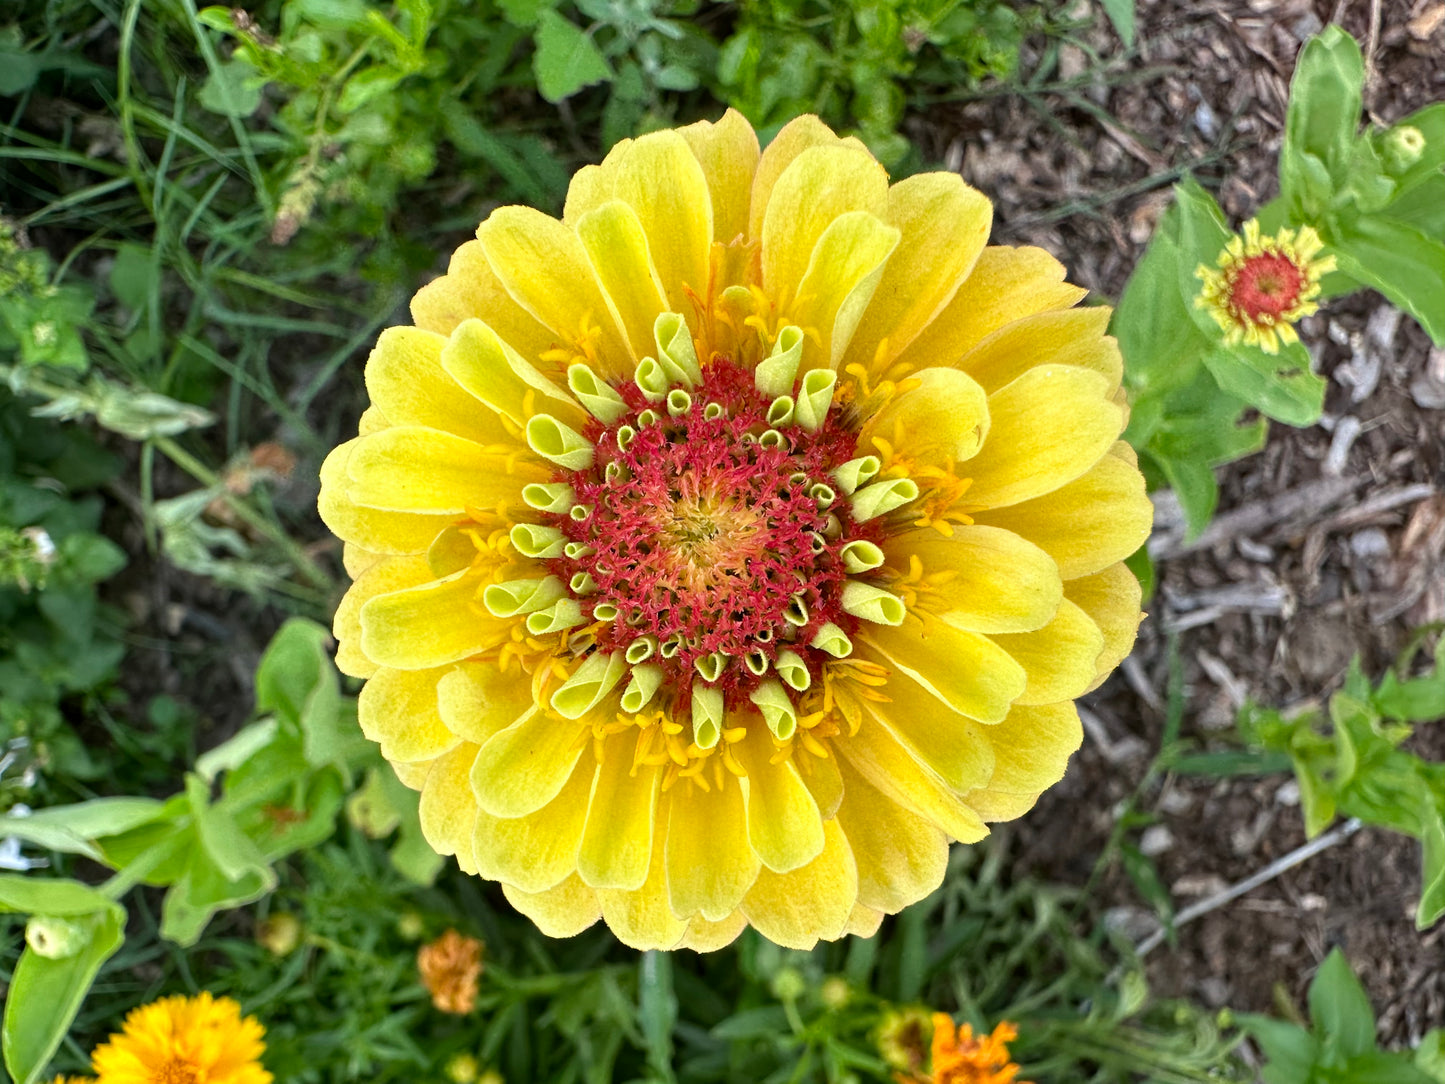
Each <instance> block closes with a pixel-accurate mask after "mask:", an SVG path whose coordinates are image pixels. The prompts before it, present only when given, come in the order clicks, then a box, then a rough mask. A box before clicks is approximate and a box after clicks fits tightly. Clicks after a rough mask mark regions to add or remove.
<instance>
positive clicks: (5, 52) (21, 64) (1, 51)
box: [0, 26, 41, 97]
mask: <svg viewBox="0 0 1445 1084" xmlns="http://www.w3.org/2000/svg"><path fill="white" fill-rule="evenodd" d="M40 72H41V64H40V59H39V58H38V57H37V56H36V55H35V54H34V53H32V52H30V51H29V50H27V49H26V48H25V44H24V42H23V41H22V40H21V37H20V28H19V27H17V26H7V27H4V28H3V29H0V97H9V96H11V95H15V94H20V93H22V92H23V91H27V90H29V89H30V88H31V87H33V86H34V85H35V80H36V79H37V78H38V77H39V75H40Z"/></svg>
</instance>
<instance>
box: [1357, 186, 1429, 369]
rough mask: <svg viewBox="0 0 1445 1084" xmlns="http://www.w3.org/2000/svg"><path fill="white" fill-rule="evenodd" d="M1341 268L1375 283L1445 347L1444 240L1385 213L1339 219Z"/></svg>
mask: <svg viewBox="0 0 1445 1084" xmlns="http://www.w3.org/2000/svg"><path fill="white" fill-rule="evenodd" d="M1331 241H1332V242H1333V251H1334V253H1335V257H1336V259H1337V260H1338V261H1339V265H1340V270H1342V271H1344V272H1345V273H1346V274H1347V275H1350V276H1351V277H1352V278H1356V279H1359V280H1360V281H1361V282H1363V283H1365V284H1366V285H1368V286H1373V287H1374V288H1375V289H1377V290H1379V291H1380V293H1382V294H1384V295H1385V296H1386V297H1387V298H1389V299H1390V300H1391V301H1393V302H1394V303H1395V304H1396V305H1399V306H1400V308H1402V309H1404V310H1405V311H1406V312H1408V313H1409V314H1410V315H1411V316H1413V317H1414V318H1415V319H1416V320H1417V321H1419V323H1420V326H1421V327H1423V328H1424V329H1425V332H1426V334H1428V335H1429V336H1430V338H1431V339H1432V340H1433V341H1434V343H1435V345H1436V346H1445V240H1440V239H1436V238H1430V237H1427V236H1425V235H1424V234H1423V233H1421V232H1420V231H1419V230H1417V229H1415V228H1413V227H1411V226H1408V225H1406V224H1405V223H1403V222H1400V221H1398V220H1395V219H1390V218H1386V217H1385V216H1383V215H1361V216H1359V217H1357V218H1354V219H1351V220H1349V221H1347V222H1342V223H1340V226H1339V230H1338V231H1337V232H1336V234H1335V235H1334V236H1333V237H1331Z"/></svg>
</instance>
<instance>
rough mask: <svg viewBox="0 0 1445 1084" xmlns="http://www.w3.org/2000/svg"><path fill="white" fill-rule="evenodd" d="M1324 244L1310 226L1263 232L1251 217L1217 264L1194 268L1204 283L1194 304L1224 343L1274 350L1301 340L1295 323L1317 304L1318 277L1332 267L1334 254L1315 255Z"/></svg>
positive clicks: (1225, 247) (1230, 241)
mask: <svg viewBox="0 0 1445 1084" xmlns="http://www.w3.org/2000/svg"><path fill="white" fill-rule="evenodd" d="M1324 247H1325V246H1324V242H1323V241H1321V240H1320V235H1319V234H1318V233H1316V232H1315V231H1314V230H1313V229H1312V228H1311V227H1309V226H1305V227H1304V228H1302V229H1301V230H1299V232H1298V233H1296V232H1295V231H1294V230H1283V229H1282V230H1280V231H1279V232H1278V233H1275V234H1270V235H1268V236H1261V235H1260V232H1259V223H1258V222H1257V221H1255V220H1254V219H1250V221H1248V222H1246V223H1245V224H1244V234H1243V236H1239V235H1235V236H1234V237H1231V238H1230V239H1229V243H1228V244H1227V245H1225V246H1224V250H1223V251H1222V252H1221V253H1220V254H1219V260H1218V267H1217V268H1215V267H1206V266H1205V265H1204V264H1200V265H1199V266H1198V267H1197V268H1195V271H1194V276H1195V277H1196V278H1197V279H1199V280H1200V282H1202V283H1203V285H1202V286H1201V287H1200V290H1199V296H1198V297H1197V298H1195V299H1194V304H1195V306H1196V307H1198V308H1204V309H1208V310H1209V314H1210V315H1211V316H1213V317H1214V321H1215V323H1217V324H1218V325H1219V326H1220V327H1221V328H1222V329H1223V330H1224V341H1225V342H1226V343H1227V344H1229V345H1233V344H1235V343H1238V342H1243V343H1245V344H1247V345H1249V346H1257V347H1259V348H1260V349H1261V350H1263V351H1264V352H1265V353H1266V354H1277V353H1279V344H1280V343H1286V344H1287V343H1292V342H1298V341H1299V335H1298V334H1296V332H1295V329H1294V325H1295V324H1296V323H1298V322H1299V321H1300V320H1302V319H1304V318H1305V317H1306V316H1309V315H1310V314H1311V313H1313V312H1315V311H1316V310H1317V309H1318V308H1319V305H1318V304H1317V303H1316V302H1315V298H1317V297H1319V295H1320V279H1321V278H1323V277H1324V276H1325V275H1326V274H1328V273H1329V272H1331V271H1333V270H1334V269H1335V258H1334V257H1333V256H1323V257H1321V256H1320V255H1319V253H1320V250H1321V249H1323V248H1324Z"/></svg>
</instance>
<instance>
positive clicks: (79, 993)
mask: <svg viewBox="0 0 1445 1084" xmlns="http://www.w3.org/2000/svg"><path fill="white" fill-rule="evenodd" d="M74 925H75V927H76V929H77V930H79V931H80V932H81V933H82V934H83V935H84V943H83V945H82V947H81V948H80V950H79V951H77V952H75V953H72V954H71V955H69V956H65V957H62V958H60V959H47V958H46V957H44V956H41V955H40V954H39V953H37V952H35V951H34V950H33V949H30V948H26V949H25V951H24V952H22V953H21V954H20V960H19V962H17V963H16V965H15V972H14V974H13V975H12V977H11V980H10V988H9V990H8V991H7V994H6V999H5V1021H4V1025H3V1028H0V1037H3V1039H4V1041H3V1042H0V1046H3V1047H4V1048H5V1067H6V1068H7V1069H8V1070H9V1071H10V1075H11V1076H12V1077H14V1078H15V1080H16V1081H17V1084H34V1081H36V1080H38V1079H39V1078H40V1076H41V1074H42V1073H43V1072H44V1071H45V1066H46V1064H47V1063H48V1062H49V1061H50V1058H51V1057H52V1055H54V1053H55V1051H56V1049H57V1048H58V1047H59V1046H60V1043H61V1040H62V1039H64V1038H65V1033H66V1032H67V1031H68V1030H69V1029H70V1024H71V1021H72V1020H74V1019H75V1014H76V1013H77V1012H78V1011H79V1010H80V1005H81V1002H83V1001H84V1000H85V995H86V993H87V992H88V991H89V990H90V984H91V983H92V982H94V981H95V975H96V972H98V971H99V970H100V965H101V964H103V963H105V961H106V960H108V959H109V958H110V957H111V956H112V955H114V954H115V951H116V949H118V948H120V945H121V942H122V941H124V940H125V932H124V931H125V910H124V908H122V907H121V906H120V904H118V903H109V904H108V906H106V907H105V908H104V909H103V910H97V911H94V912H92V913H91V914H87V915H82V916H80V917H78V918H77V919H76V920H75V922H74Z"/></svg>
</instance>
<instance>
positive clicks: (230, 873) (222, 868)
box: [186, 773, 275, 883]
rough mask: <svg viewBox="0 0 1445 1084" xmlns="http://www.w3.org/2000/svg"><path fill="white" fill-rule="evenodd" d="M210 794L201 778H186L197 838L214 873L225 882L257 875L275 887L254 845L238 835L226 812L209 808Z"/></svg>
mask: <svg viewBox="0 0 1445 1084" xmlns="http://www.w3.org/2000/svg"><path fill="white" fill-rule="evenodd" d="M209 791H210V787H209V786H208V784H207V783H206V781H205V780H203V779H202V778H201V777H200V776H198V775H195V774H194V773H188V774H187V775H186V797H187V798H189V799H190V802H191V817H192V819H193V821H194V823H195V825H196V837H197V838H198V839H199V840H200V842H201V846H202V847H204V848H205V849H206V853H207V855H208V856H209V857H210V860H211V861H212V862H213V863H215V866H216V869H217V870H218V871H219V872H220V874H221V876H222V877H224V878H225V879H226V880H227V881H239V880H241V879H243V878H246V877H250V876H252V875H259V876H260V877H261V878H262V880H265V881H271V882H273V883H274V881H275V874H274V873H273V872H272V871H271V868H270V866H269V865H268V864H267V862H266V860H265V859H264V858H263V857H262V856H261V852H260V850H259V849H258V848H257V847H256V844H255V843H254V842H253V841H252V840H251V838H250V837H249V836H247V835H246V834H245V833H244V832H243V831H241V828H240V825H238V824H237V823H236V821H235V819H234V818H233V817H232V816H231V814H230V812H229V811H228V810H226V809H225V808H224V807H223V806H221V805H219V804H217V805H212V804H211V801H210V794H209Z"/></svg>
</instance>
